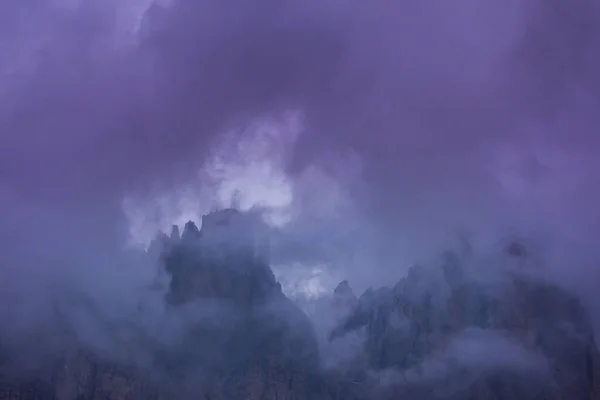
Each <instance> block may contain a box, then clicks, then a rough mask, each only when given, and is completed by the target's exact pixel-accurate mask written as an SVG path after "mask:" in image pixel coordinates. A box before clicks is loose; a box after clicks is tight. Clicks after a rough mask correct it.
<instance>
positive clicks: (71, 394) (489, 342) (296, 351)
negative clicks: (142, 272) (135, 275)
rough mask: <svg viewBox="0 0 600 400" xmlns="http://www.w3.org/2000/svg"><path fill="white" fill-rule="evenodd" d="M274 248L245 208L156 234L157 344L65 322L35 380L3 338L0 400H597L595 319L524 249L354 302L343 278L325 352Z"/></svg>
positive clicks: (422, 270)
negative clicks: (99, 334) (291, 294)
mask: <svg viewBox="0 0 600 400" xmlns="http://www.w3.org/2000/svg"><path fill="white" fill-rule="evenodd" d="M268 248H269V245H268V235H266V234H265V230H264V227H262V226H261V225H260V223H259V222H258V220H257V219H256V218H254V217H253V216H252V215H248V214H244V213H240V212H238V211H236V210H222V211H218V212H215V213H211V214H209V215H207V216H205V217H203V220H202V225H201V228H198V227H197V226H196V225H195V224H194V223H193V222H191V221H190V222H188V223H187V224H186V225H185V227H184V229H183V231H182V232H181V233H180V232H179V230H178V229H173V231H172V232H171V235H169V236H167V235H160V236H159V237H158V238H157V240H156V241H155V242H154V243H153V245H152V246H151V248H150V249H149V254H150V256H149V257H150V258H152V259H157V260H158V264H159V266H160V271H159V272H160V273H159V278H157V281H156V285H155V286H156V287H157V288H161V287H164V289H165V290H164V293H165V295H164V298H162V299H161V300H160V301H161V303H162V304H163V306H164V307H165V309H166V316H167V318H166V319H164V320H161V321H162V322H163V323H164V324H163V325H161V326H164V330H165V332H162V337H155V336H156V331H153V332H154V333H155V335H154V336H153V335H151V334H149V332H144V331H143V330H142V331H140V332H137V331H136V332H137V333H136V335H135V336H134V338H135V340H134V341H133V342H131V341H130V342H127V343H128V344H127V345H125V346H121V347H119V348H118V349H117V350H113V352H112V353H111V355H110V356H108V355H107V354H108V353H104V352H103V351H100V350H99V349H98V348H90V347H88V346H85V345H83V344H82V342H81V341H79V340H78V338H77V334H76V333H75V332H74V331H72V330H69V329H68V327H69V323H68V321H67V319H68V318H67V317H64V318H63V319H64V321H63V322H61V323H57V325H58V326H60V327H61V329H63V328H64V332H65V333H64V338H66V339H65V340H64V341H63V342H62V343H64V345H63V346H62V347H61V351H60V352H58V353H56V354H54V353H53V354H54V357H46V358H44V362H43V365H42V361H41V359H40V363H39V364H40V366H39V368H37V369H36V370H35V373H23V371H15V370H11V368H10V366H13V365H15V364H14V363H13V362H11V358H10V357H13V358H15V357H16V358H17V359H18V358H19V357H21V356H24V355H23V354H20V353H15V352H14V351H13V352H10V351H2V349H3V347H2V342H1V341H0V355H2V354H10V357H8V358H7V357H4V358H3V357H0V400H9V399H10V400H126V399H127V400H188V399H194V400H195V399H201V400H388V399H389V400H391V399H399V398H402V399H405V400H422V399H439V400H455V399H456V400H458V399H461V400H462V399H478V400H513V399H514V400H517V399H519V400H521V399H532V400H537V399H539V400H542V399H544V400H559V399H560V400H563V399H564V400H572V399H577V400H595V399H600V357H599V354H598V349H597V348H596V346H595V344H594V341H593V331H592V329H591V324H590V321H589V317H588V316H587V315H586V312H585V310H584V308H583V307H582V305H581V304H580V303H579V301H578V300H577V297H576V296H574V295H572V294H570V293H568V292H567V291H565V290H563V289H562V288H560V287H558V286H557V285H555V284H553V283H551V282H548V281H545V280H543V279H541V278H540V277H538V276H536V274H533V273H530V271H528V268H529V267H528V264H527V262H525V261H526V260H525V258H526V257H528V255H527V252H526V251H525V249H524V248H523V247H522V246H520V245H517V244H513V245H510V246H508V247H507V249H506V251H505V253H506V254H505V257H506V258H505V259H504V260H503V262H502V263H501V264H502V265H501V266H497V265H488V266H486V267H481V265H482V263H481V262H480V260H476V259H475V258H474V257H473V256H472V255H469V254H465V255H463V254H461V255H460V256H459V255H456V254H453V253H447V254H445V256H444V257H443V258H442V260H441V262H440V263H438V264H436V265H431V266H415V267H413V268H411V269H410V271H409V272H408V275H407V276H406V277H405V278H404V279H402V280H401V281H399V282H398V283H396V284H395V285H394V286H393V287H383V288H379V289H370V290H368V291H366V292H365V293H363V294H362V295H361V296H360V297H358V298H357V296H355V294H354V292H353V291H352V289H351V287H350V284H349V282H347V281H343V282H341V283H340V284H339V285H338V287H337V288H336V289H335V291H334V293H332V294H331V301H330V303H329V306H326V305H325V303H319V307H322V310H321V311H323V314H322V316H324V317H325V318H328V319H329V320H330V322H331V328H332V329H331V332H330V335H329V339H330V340H331V343H330V344H327V343H325V344H324V343H323V341H322V340H321V336H320V334H317V332H316V330H315V325H314V324H313V323H312V321H311V320H310V319H309V317H308V316H307V315H306V314H305V313H304V312H302V311H301V309H300V308H299V307H298V306H297V305H296V304H295V303H294V302H293V301H291V300H290V299H289V298H288V297H286V296H285V294H284V293H283V292H282V288H281V285H280V284H279V283H278V282H277V280H276V279H275V276H274V275H273V272H272V271H271V268H270V267H269V262H268V261H269V260H268V257H269V252H268ZM483 264H484V265H485V264H486V263H483ZM503 265H508V266H509V267H504V266H503ZM77 302H78V303H85V300H83V299H79V300H77ZM327 307H329V308H327ZM326 308H327V309H326ZM87 309H88V310H89V313H90V314H94V312H95V311H94V307H93V306H90V307H88V308H87ZM140 312H142V311H140ZM57 318H59V316H57ZM98 318H100V317H98ZM59 319H60V318H59ZM106 325H107V326H110V324H109V323H108V322H106ZM113 328H114V327H113ZM113 328H111V329H113ZM113 330H114V329H113ZM109 331H110V330H107V331H106V332H109ZM167 331H168V332H167ZM159 336H160V335H159ZM325 342H326V341H325ZM134 349H137V350H139V349H142V350H143V351H138V353H135V352H134V351H133V350H134ZM7 350H10V349H7ZM130 352H131V354H134V355H135V356H132V357H128V356H127V354H129V353H130ZM114 353H117V355H121V357H115V356H114V355H115V354H114ZM139 354H142V355H143V357H140V356H139ZM331 359H335V362H331V363H330V362H327V360H331Z"/></svg>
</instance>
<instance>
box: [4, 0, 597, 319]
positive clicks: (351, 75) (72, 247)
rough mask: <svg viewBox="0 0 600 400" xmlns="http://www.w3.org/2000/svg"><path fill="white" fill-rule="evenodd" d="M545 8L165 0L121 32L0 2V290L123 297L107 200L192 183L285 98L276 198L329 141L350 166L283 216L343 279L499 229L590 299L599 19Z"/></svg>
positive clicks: (84, 14)
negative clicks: (458, 232)
mask: <svg viewBox="0 0 600 400" xmlns="http://www.w3.org/2000/svg"><path fill="white" fill-rule="evenodd" d="M563 3H564V2H563ZM563 3H561V2H559V1H558V0H557V1H554V0H553V1H529V2H525V1H512V2H506V1H504V2H500V1H494V0H486V1H482V2H475V1H473V0H461V1H458V2H453V3H452V4H451V5H450V4H445V3H442V2H412V1H406V2H394V3H393V2H387V1H383V0H375V1H370V2H358V1H340V0H330V1H312V0H311V1H304V2H299V1H292V0H281V1H275V0H260V1H255V2H252V3H248V2H242V1H232V2H227V3H226V2H223V1H192V0H173V1H171V2H169V3H168V4H167V5H163V6H161V5H157V4H155V5H152V6H151V7H150V8H149V9H148V11H147V12H146V14H145V15H144V16H143V19H142V21H141V24H140V28H139V31H137V32H136V33H132V32H131V31H129V30H128V29H126V28H124V27H123V25H122V24H123V22H122V21H123V20H122V19H120V18H121V17H120V16H122V12H123V10H125V9H126V8H127V7H130V5H123V3H122V2H116V1H103V2H101V1H94V0H90V1H80V2H66V1H64V2H62V1H44V2H42V1H33V0H30V1H24V0H21V1H3V2H2V4H1V5H0V51H1V53H0V71H1V75H0V210H1V213H2V215H1V219H0V243H1V244H0V246H1V247H0V260H2V266H1V268H2V270H1V273H2V275H3V276H5V279H3V282H4V283H2V284H0V286H1V287H2V288H3V289H5V288H11V289H15V288H18V289H21V288H23V290H25V289H27V293H34V294H35V299H33V300H30V301H31V302H33V303H36V304H37V303H40V304H44V303H45V302H46V299H48V296H50V294H51V293H52V290H54V289H51V288H53V287H54V286H53V285H52V284H49V283H48V282H49V281H50V280H56V281H61V280H62V281H64V282H73V286H75V287H77V286H82V287H83V288H84V289H82V290H96V293H98V294H97V296H98V297H99V298H101V299H104V298H105V297H106V298H108V296H109V293H111V292H114V291H119V293H122V295H123V298H127V299H129V297H128V296H127V293H128V291H129V289H130V287H131V286H135V285H139V284H141V283H145V282H146V280H147V277H146V276H143V277H142V278H140V277H139V276H138V275H136V274H135V273H131V274H130V275H128V278H123V276H122V275H120V274H121V273H122V271H121V270H120V269H118V268H116V267H110V266H111V265H113V264H114V263H115V260H119V261H120V260H122V258H123V255H122V254H121V250H120V249H119V246H120V245H121V244H122V243H123V242H124V240H125V236H126V231H127V223H128V221H127V220H126V219H125V218H124V216H123V213H122V200H123V198H124V197H126V196H129V195H139V196H141V197H144V196H148V197H151V196H153V195H154V193H157V192H159V193H162V192H169V191H171V190H174V189H175V188H178V187H179V186H178V185H186V184H188V183H189V182H190V181H192V182H196V181H195V179H196V174H197V171H198V169H200V168H202V166H203V165H204V162H205V161H206V158H207V157H208V156H210V154H211V149H213V148H214V147H215V146H216V144H217V143H218V142H219V139H220V138H221V136H220V135H221V134H222V133H223V132H225V131H228V130H230V129H233V128H237V127H240V126H242V127H243V126H247V125H248V124H250V123H251V122H252V121H254V120H255V119H256V118H260V117H265V116H271V115H279V114H280V113H283V112H285V111H288V110H290V109H292V110H300V111H301V113H302V119H303V126H304V129H303V132H302V134H300V135H299V137H298V139H297V141H296V142H295V143H294V146H293V149H292V152H291V154H290V155H289V156H288V155H286V159H285V160H284V161H285V162H283V163H282V164H283V165H282V170H283V171H284V172H285V173H286V174H287V175H286V176H287V177H289V179H290V180H291V181H292V182H293V185H294V188H295V189H294V190H295V192H294V193H299V192H300V193H301V192H302V189H303V187H304V186H303V185H306V186H308V187H309V190H308V193H309V194H307V195H305V196H306V197H310V196H314V198H316V199H317V200H315V201H316V202H318V201H319V199H320V197H319V195H320V193H321V192H320V191H319V190H318V189H319V188H313V187H311V186H310V185H308V184H306V182H305V181H303V180H302V178H303V177H305V176H306V171H307V169H309V168H310V167H313V166H315V165H317V166H323V165H327V162H328V161H330V160H331V159H335V158H336V157H338V155H339V154H345V153H351V154H353V155H355V158H352V160H354V159H356V160H358V161H356V163H360V172H361V173H360V179H353V180H351V181H350V182H349V183H346V182H344V179H343V173H339V175H340V177H339V178H336V180H338V181H342V182H344V185H343V186H344V189H347V190H345V191H341V192H342V193H344V196H347V197H348V198H349V199H350V200H351V203H352V205H353V206H352V207H350V208H348V210H350V211H348V212H347V214H344V215H337V216H336V217H335V218H331V219H327V218H324V217H322V216H321V215H320V214H318V213H316V212H312V211H306V212H305V213H304V214H303V213H302V209H301V211H300V212H299V215H300V218H298V221H301V222H296V224H291V225H289V226H288V227H287V228H286V229H287V230H288V231H289V232H291V233H289V235H290V236H292V237H293V238H295V240H296V242H298V243H300V244H302V245H303V246H304V247H305V248H307V250H306V253H307V254H308V253H311V252H314V253H316V254H317V255H318V257H322V258H324V259H326V260H327V261H329V262H331V263H332V264H337V265H336V266H337V267H338V268H339V269H342V275H346V276H347V277H348V278H349V279H351V280H352V279H354V280H355V281H358V282H360V283H358V289H362V288H360V284H361V283H362V284H364V285H365V286H368V285H371V284H376V283H379V282H381V281H385V280H387V279H395V278H396V277H398V276H399V275H402V274H403V273H404V272H405V268H406V267H405V266H404V264H408V263H409V262H412V261H413V260H414V259H417V258H421V257H424V256H426V255H427V254H428V253H429V252H430V251H431V250H433V249H435V251H437V249H439V245H441V244H442V243H444V241H445V239H446V236H447V235H448V233H450V234H453V232H454V230H455V229H459V228H463V227H464V228H465V229H467V230H470V231H473V232H474V235H475V236H476V237H483V238H488V237H489V238H491V239H489V240H493V239H495V238H496V237H501V236H504V234H505V233H506V232H510V229H513V230H516V231H518V232H519V233H522V234H525V235H531V236H533V237H534V238H535V240H539V241H540V242H542V243H543V246H542V247H543V251H542V252H549V253H548V257H549V258H550V259H551V260H553V263H552V264H556V266H554V267H553V269H551V270H550V271H551V272H552V273H555V274H556V275H557V276H558V277H560V278H561V279H562V280H563V281H564V282H565V283H567V284H569V285H572V286H573V287H575V288H577V289H578V290H579V291H580V292H581V293H582V294H583V295H584V296H586V299H587V301H588V303H590V306H594V305H597V304H599V302H598V301H597V299H596V298H595V297H594V291H595V289H594V288H593V287H592V282H595V281H598V280H600V274H599V273H598V268H597V261H596V260H597V258H595V257H596V256H597V255H598V254H597V250H596V241H597V237H598V234H599V233H600V226H599V224H600V213H599V212H598V208H597V203H598V200H600V199H599V190H598V189H599V188H600V182H599V179H598V172H599V166H598V161H597V159H598V151H599V149H600V143H599V140H600V139H599V136H598V135H597V130H598V126H599V124H600V121H599V120H598V118H599V117H598V115H599V114H598V113H597V110H598V107H599V106H600V101H599V100H600V99H599V98H598V93H600V92H599V89H600V78H599V76H598V73H597V72H596V71H598V70H600V44H599V42H598V41H599V40H600V39H599V37H600V35H599V34H598V33H599V29H600V25H598V19H599V18H600V11H599V10H598V5H596V4H595V3H594V2H592V1H586V0H577V1H571V2H569V3H568V5H567V3H564V4H563ZM555 5H560V7H559V9H556V8H555V7H554V6H555ZM349 164H351V165H354V161H351V162H350V163H349ZM346 166H348V167H350V166H349V165H346ZM336 177H337V176H336ZM325 182H327V181H325ZM319 221H327V226H323V225H325V224H323V223H322V222H319ZM339 232H344V233H343V234H340V233H339ZM482 240H483V239H482ZM291 242H292V243H293V242H294V241H293V240H291ZM330 242H331V243H330ZM329 245H330V246H329ZM330 247H333V248H334V249H335V252H333V250H330ZM348 249H352V250H348ZM339 253H342V255H343V257H342V256H339V258H337V257H338V254H339ZM303 256H306V257H308V256H307V255H303ZM344 257H345V258H344ZM398 260H402V264H403V265H402V266H399V265H398V264H400V262H399V261H398ZM344 268H345V269H344ZM367 268H368V269H369V270H368V271H367ZM73 271H77V272H73ZM392 277H393V278H392ZM32 279H33V282H36V284H37V285H38V286H36V284H32V283H31V282H32ZM69 279H71V280H69ZM119 282H121V283H120V284H119ZM49 288H50V289H49ZM119 288H120V289H119ZM136 296H137V295H136ZM136 296H134V297H136ZM134 300H137V298H136V299H129V300H128V301H131V303H132V304H133V303H134V302H135V301H134ZM32 307H33V306H32ZM34 310H35V307H33V308H32V311H31V314H28V313H26V312H24V313H23V315H24V317H23V318H24V319H25V320H27V319H28V318H29V317H31V318H29V319H30V320H35V319H36V318H37V317H38V316H39V314H40V313H41V312H37V311H34ZM596 310H598V309H597V306H596ZM117 314H118V313H117ZM29 322H31V321H29V320H27V321H25V323H24V326H25V327H27V323H29Z"/></svg>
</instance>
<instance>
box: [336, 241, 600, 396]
mask: <svg viewBox="0 0 600 400" xmlns="http://www.w3.org/2000/svg"><path fill="white" fill-rule="evenodd" d="M506 252H507V256H508V258H513V260H512V261H515V260H514V259H515V258H516V259H520V258H522V257H525V251H524V249H522V248H520V246H518V245H517V244H512V245H510V246H508V247H507V251H506ZM465 261H466V262H465ZM468 261H469V260H468V259H467V260H464V259H463V260H461V258H459V257H458V256H457V255H455V254H452V253H448V254H446V255H445V257H444V259H443V261H442V262H441V265H437V266H434V267H430V268H426V267H422V266H416V267H413V268H412V269H411V270H410V271H409V272H408V275H407V277H406V278H404V279H402V280H401V281H400V282H398V283H397V284H396V285H395V286H394V287H392V288H380V289H378V290H369V291H367V292H366V293H364V294H363V295H362V296H361V297H360V298H359V300H358V304H357V305H356V306H355V308H354V310H353V311H352V312H351V313H350V314H349V315H348V316H347V317H346V318H345V319H344V320H343V321H341V322H340V323H339V324H338V325H337V326H336V327H335V329H334V330H333V331H332V333H331V336H330V339H331V340H335V339H336V338H337V337H341V336H344V335H345V334H347V333H348V332H351V331H354V330H356V329H359V328H363V329H365V328H366V332H367V338H366V342H365V351H366V353H367V356H368V359H369V365H370V367H371V368H372V370H373V371H376V372H377V379H378V384H379V385H380V386H381V388H382V390H381V391H380V392H379V395H380V396H381V399H396V398H404V399H484V400H485V399H506V400H512V399H515V400H517V399H565V400H567V399H582V400H584V399H589V400H592V399H598V398H600V355H599V352H598V349H597V348H596V345H595V342H594V334H593V331H592V328H591V323H590V320H589V317H588V316H587V315H586V312H585V310H584V308H583V307H582V305H581V304H580V302H579V301H578V299H577V298H576V297H575V296H573V295H571V294H569V293H568V292H566V291H565V290H563V289H561V288H560V287H558V286H557V285H555V284H552V283H551V282H544V281H543V280H542V279H540V278H539V277H535V276H534V275H533V274H531V273H529V271H523V270H519V269H518V268H516V269H511V268H507V269H501V268H497V266H493V268H492V269H490V268H485V267H482V266H481V264H479V263H472V264H471V265H469V262H468ZM507 261H511V260H507ZM516 261H523V260H516ZM507 264H510V263H507ZM513 265H520V266H522V265H524V263H516V264H513ZM366 382H368V380H366V381H365V383H366Z"/></svg>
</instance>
